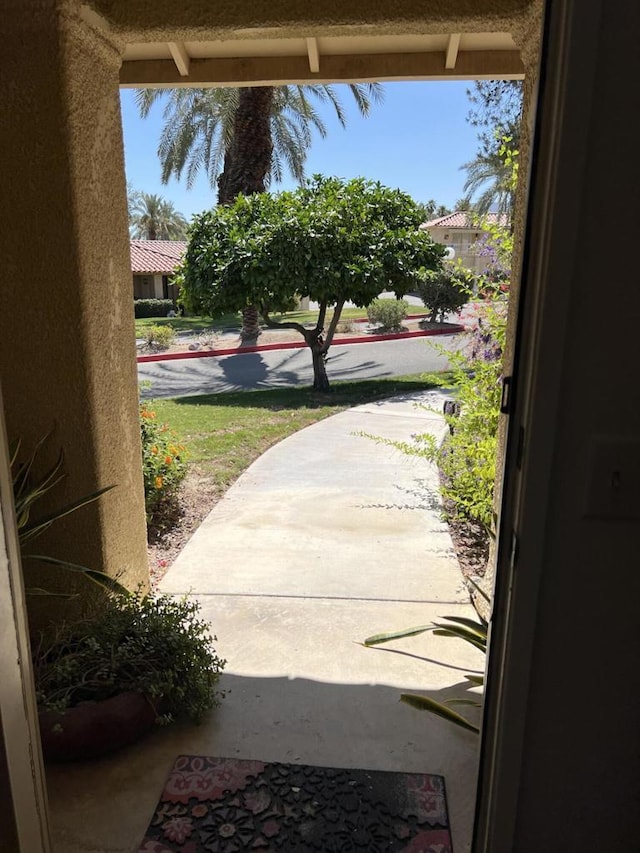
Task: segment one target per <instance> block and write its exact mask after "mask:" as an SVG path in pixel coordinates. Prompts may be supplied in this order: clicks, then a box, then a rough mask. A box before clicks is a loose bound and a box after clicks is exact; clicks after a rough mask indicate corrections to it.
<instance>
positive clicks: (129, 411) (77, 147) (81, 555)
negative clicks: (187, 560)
mask: <svg viewBox="0 0 640 853" xmlns="http://www.w3.org/2000/svg"><path fill="white" fill-rule="evenodd" d="M57 6H58V4H56V3H55V2H54V0H49V2H47V0H40V2H30V3H29V7H30V9H29V14H25V13H24V12H25V4H24V3H23V2H19V1H18V0H12V2H9V3H5V4H4V8H3V13H4V15H5V16H6V21H5V25H4V27H3V31H4V33H5V42H6V43H5V49H4V50H3V51H2V56H1V57H0V63H1V64H2V80H3V87H2V90H1V91H0V110H1V113H0V114H1V115H2V127H3V133H2V134H1V138H0V152H1V157H2V163H3V170H2V198H3V202H4V206H5V210H6V211H10V215H9V216H8V217H5V220H4V223H3V229H2V241H3V252H2V256H3V261H4V273H5V275H4V297H5V307H6V310H4V311H2V312H0V347H1V349H0V364H1V365H2V384H3V394H4V398H5V413H6V421H7V427H8V433H9V436H10V438H16V437H18V436H22V437H23V439H24V441H25V444H26V446H27V447H30V446H32V445H33V442H34V441H36V440H37V439H38V438H39V437H40V436H42V435H43V434H44V433H45V432H47V431H48V430H50V429H52V428H55V433H54V435H53V437H52V439H51V442H50V445H51V448H52V452H53V450H54V449H57V448H58V447H62V448H63V450H64V454H65V469H66V471H67V473H68V479H67V481H66V482H65V483H64V484H63V485H62V486H61V487H60V488H59V489H57V490H56V492H57V497H56V499H55V502H54V504H55V505H60V504H61V503H63V502H66V501H68V500H72V499H75V498H77V497H79V496H81V495H83V494H87V493H89V492H91V491H93V490H94V489H96V488H98V487H101V486H105V485H108V484H112V483H114V484H117V488H116V489H114V490H113V491H112V492H111V493H109V494H108V495H106V496H104V497H103V498H101V499H100V501H99V502H98V503H97V504H94V505H91V506H89V507H85V508H83V509H82V510H79V511H78V512H77V513H76V514H74V515H72V516H70V517H69V518H68V519H67V520H65V521H64V522H62V523H60V524H59V525H55V526H54V528H52V529H51V531H50V532H49V533H48V534H47V536H48V541H47V543H46V547H47V548H48V550H49V552H50V553H53V554H55V555H58V556H64V557H65V558H68V559H70V560H75V561H78V562H83V563H86V564H89V565H92V566H95V567H99V568H102V569H104V570H106V571H108V572H109V573H111V574H115V573H118V572H121V571H124V572H125V577H126V579H127V582H128V583H129V584H130V585H132V584H136V583H138V582H139V581H144V580H146V578H147V563H146V534H145V521H144V510H143V503H142V474H141V465H140V437H139V427H138V423H137V375H136V363H135V358H134V355H135V343H134V340H135V337H134V327H133V313H132V310H131V272H130V264H129V241H128V228H127V211H126V202H125V195H126V191H125V177H124V159H123V147H122V138H121V122H120V113H119V98H118V69H119V65H120V55H119V52H118V51H117V50H116V49H115V47H114V45H112V44H109V43H108V42H106V41H105V40H104V38H103V36H101V35H99V34H96V33H95V32H94V31H93V30H92V29H91V27H89V26H88V25H87V24H86V23H84V22H83V21H82V20H81V19H80V18H79V17H78V16H77V15H76V14H75V4H70V3H69V4H67V3H65V4H63V5H62V6H59V7H58V8H56V7H57Z"/></svg>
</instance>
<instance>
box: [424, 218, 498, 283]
mask: <svg viewBox="0 0 640 853" xmlns="http://www.w3.org/2000/svg"><path fill="white" fill-rule="evenodd" d="M426 230H428V233H429V234H430V235H431V237H432V238H433V239H434V240H435V242H436V243H442V244H443V245H444V246H453V248H454V249H455V253H456V254H455V257H454V258H453V262H454V263H456V262H458V261H459V262H460V263H462V264H463V265H464V266H465V267H467V269H470V270H471V271H472V272H474V273H479V272H481V271H482V270H483V269H484V268H485V266H486V259H485V258H482V257H479V256H478V255H477V253H476V252H475V251H474V244H475V243H476V242H477V241H478V240H479V239H480V238H481V237H482V232H481V231H478V230H477V229H475V230H474V229H470V228H437V227H434V228H429V229H426Z"/></svg>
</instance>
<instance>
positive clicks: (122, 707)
mask: <svg viewBox="0 0 640 853" xmlns="http://www.w3.org/2000/svg"><path fill="white" fill-rule="evenodd" d="M155 718H156V710H155V708H154V707H153V705H152V704H151V702H150V701H149V700H148V699H147V697H146V696H145V695H144V694H142V693H134V692H129V693H120V694H119V695H117V696H112V697H111V698H110V699H104V700H102V701H100V702H81V703H80V704H79V705H76V706H74V707H73V708H68V709H67V710H66V711H62V712H59V711H41V712H40V714H39V720H40V738H41V741H42V752H43V755H44V759H45V761H49V762H53V763H57V762H63V761H80V760H82V759H87V758H98V757H99V756H101V755H107V754H108V753H110V752H115V751H116V750H118V749H121V748H122V747H123V746H127V745H128V744H130V743H133V742H134V741H136V740H138V738H140V737H142V735H144V734H145V732H147V731H148V730H149V729H150V728H151V726H152V725H153V723H154V721H155Z"/></svg>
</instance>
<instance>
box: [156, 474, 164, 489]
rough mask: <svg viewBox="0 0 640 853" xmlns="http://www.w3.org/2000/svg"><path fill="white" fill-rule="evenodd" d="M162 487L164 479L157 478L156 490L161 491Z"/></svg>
mask: <svg viewBox="0 0 640 853" xmlns="http://www.w3.org/2000/svg"><path fill="white" fill-rule="evenodd" d="M162 485H163V480H162V477H156V479H155V486H156V489H161V488H162Z"/></svg>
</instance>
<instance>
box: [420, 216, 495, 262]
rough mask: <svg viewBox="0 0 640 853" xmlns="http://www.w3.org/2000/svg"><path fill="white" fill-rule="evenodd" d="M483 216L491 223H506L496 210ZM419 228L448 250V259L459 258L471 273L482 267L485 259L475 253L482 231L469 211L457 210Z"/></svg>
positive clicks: (484, 232)
mask: <svg viewBox="0 0 640 853" xmlns="http://www.w3.org/2000/svg"><path fill="white" fill-rule="evenodd" d="M484 219H485V220H486V221H487V222H488V223H489V224H491V225H500V226H503V227H504V226H507V225H508V224H509V222H508V220H507V217H506V216H504V215H501V216H498V214H496V213H488V214H486V216H485V217H484ZM420 230H421V231H427V232H428V233H429V234H430V235H431V237H432V238H433V239H434V240H435V242H436V243H442V244H443V245H445V246H446V247H447V249H449V253H448V260H451V261H453V262H454V263H455V262H456V261H459V262H460V263H461V264H463V265H464V266H465V267H467V268H468V269H470V270H471V271H472V272H474V273H480V272H482V270H483V269H484V268H485V267H486V265H487V262H486V258H484V257H483V256H482V255H481V254H479V252H478V250H479V249H480V248H481V246H482V240H483V237H484V236H485V235H486V231H483V229H482V228H480V227H479V226H478V224H477V222H476V221H475V217H473V216H472V214H470V213H469V212H467V211H463V210H457V211H455V212H454V213H449V214H447V216H440V217H439V218H438V219H432V220H430V221H429V222H423V223H422V225H421V226H420Z"/></svg>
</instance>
